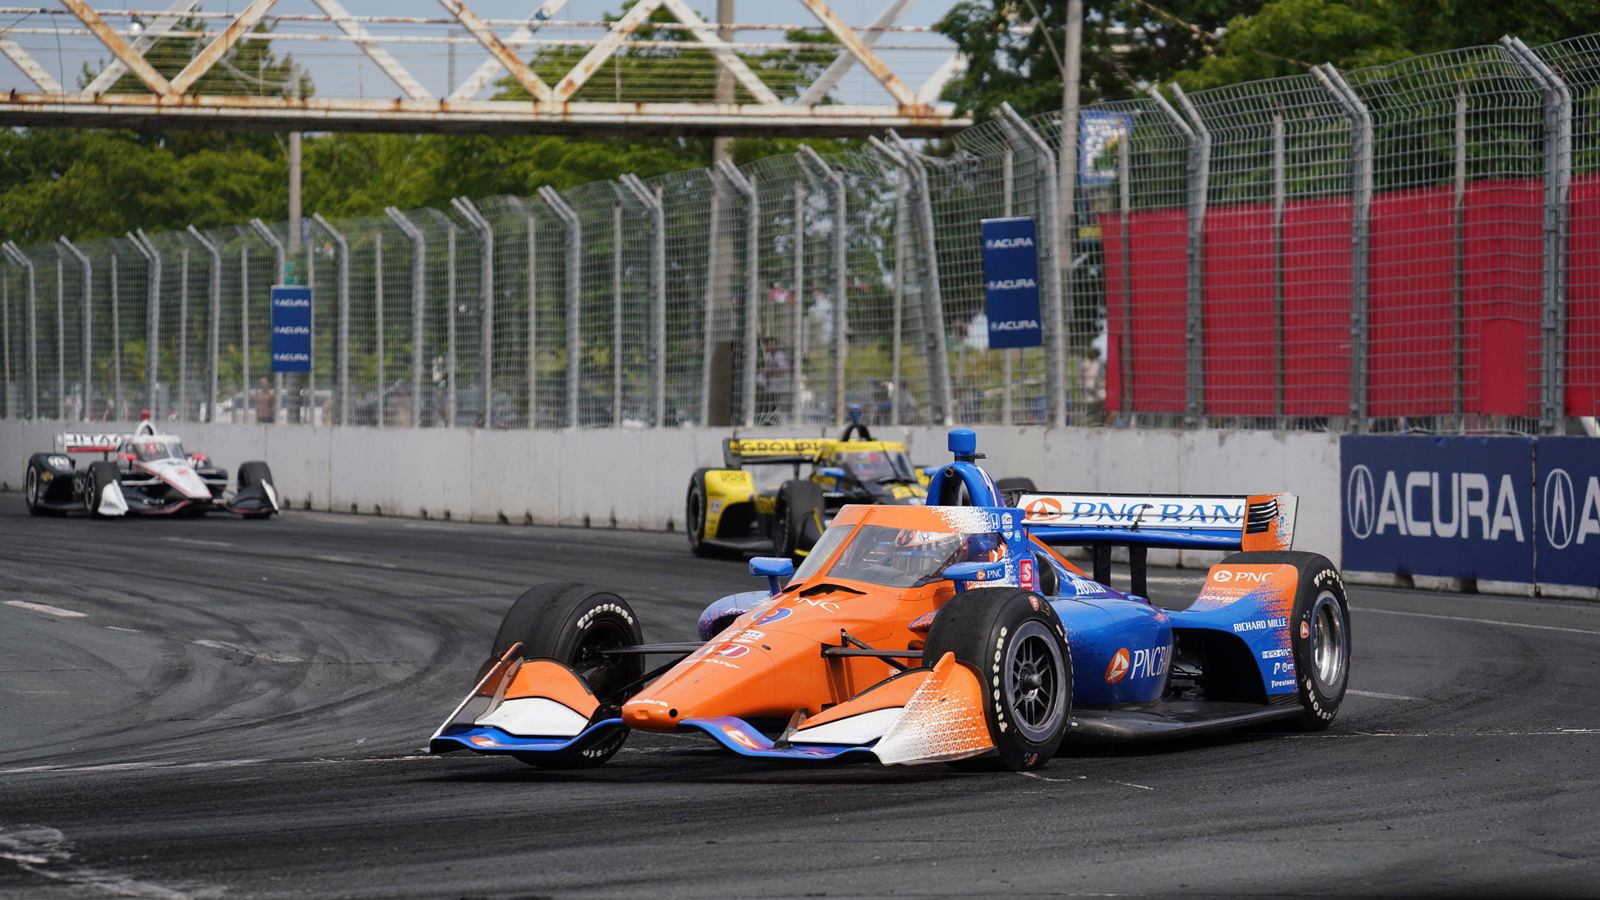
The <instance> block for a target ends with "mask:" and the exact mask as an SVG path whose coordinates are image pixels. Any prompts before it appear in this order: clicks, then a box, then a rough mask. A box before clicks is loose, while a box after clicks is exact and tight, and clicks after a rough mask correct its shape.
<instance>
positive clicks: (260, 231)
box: [244, 219, 288, 416]
mask: <svg viewBox="0 0 1600 900" xmlns="http://www.w3.org/2000/svg"><path fill="white" fill-rule="evenodd" d="M250 227H251V228H252V229H254V230H255V233H256V234H257V235H259V236H260V237H261V239H262V240H264V241H266V242H267V245H268V246H270V247H271V248H272V254H273V263H272V266H273V267H272V273H273V275H272V281H273V283H274V284H281V283H283V280H284V276H285V275H287V274H288V273H287V272H286V271H284V270H285V268H286V267H287V265H288V262H287V257H288V253H287V251H286V250H285V248H284V246H283V241H281V240H279V239H278V235H277V233H276V232H274V231H273V230H272V229H271V228H269V227H267V223H265V222H263V221H261V220H260V219H251V220H250ZM244 327H245V328H246V330H248V329H249V325H248V324H246V325H245V326H244ZM267 346H268V348H269V352H270V348H271V346H272V342H271V335H270V334H269V335H268V341H267ZM249 389H250V382H248V381H246V382H245V390H249ZM272 409H273V411H274V416H276V411H277V410H280V409H283V373H282V372H273V373H272Z"/></svg>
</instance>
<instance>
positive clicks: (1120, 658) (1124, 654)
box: [1106, 647, 1128, 684]
mask: <svg viewBox="0 0 1600 900" xmlns="http://www.w3.org/2000/svg"><path fill="white" fill-rule="evenodd" d="M1127 674H1128V648H1127V647H1123V648H1122V649H1121V650H1118V651H1117V652H1116V653H1115V654H1113V655H1112V657H1111V662H1110V663H1108V664H1107V665H1106V684H1116V683H1117V682H1119V681H1121V680H1122V679H1123V676H1125V675H1127Z"/></svg>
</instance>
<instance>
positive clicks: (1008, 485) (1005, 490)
mask: <svg viewBox="0 0 1600 900" xmlns="http://www.w3.org/2000/svg"><path fill="white" fill-rule="evenodd" d="M994 489H995V490H996V491H999V492H1000V499H1002V500H1004V501H1005V502H1006V503H1007V504H1008V505H1011V506H1016V505H1017V498H1018V497H1020V496H1022V495H1023V494H1032V493H1036V492H1037V491H1038V490H1039V489H1038V488H1036V487H1034V486H1033V479H1032V478H997V479H995V482H994Z"/></svg>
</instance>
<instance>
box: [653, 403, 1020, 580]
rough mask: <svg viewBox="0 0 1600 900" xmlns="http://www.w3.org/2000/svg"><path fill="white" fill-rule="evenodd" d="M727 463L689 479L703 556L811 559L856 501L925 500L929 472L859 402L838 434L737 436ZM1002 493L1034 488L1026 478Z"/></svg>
mask: <svg viewBox="0 0 1600 900" xmlns="http://www.w3.org/2000/svg"><path fill="white" fill-rule="evenodd" d="M722 456H723V467H722V468H720V469H717V468H704V469H698V470H696V471H695V473H694V474H693V475H691V476H690V477H689V490H688V493H687V499H686V500H685V509H684V517H683V520H684V529H685V531H686V532H687V533H688V536H689V549H690V551H692V552H693V553H694V554H695V555H696V556H712V555H718V554H723V553H729V554H733V553H772V554H775V555H778V556H789V557H796V558H798V557H803V556H805V555H806V554H808V553H809V552H811V547H812V546H813V545H814V544H815V543H816V542H817V539H818V538H819V537H821V536H822V532H823V530H824V529H826V528H827V527H828V523H829V522H831V521H833V517H834V515H836V514H837V513H838V511H839V510H840V509H841V508H842V507H844V506H846V505H848V504H851V503H880V504H887V505H899V506H906V505H918V506H920V505H922V504H923V503H924V502H925V500H926V498H927V495H928V489H927V486H928V475H927V473H926V472H925V471H923V469H922V467H920V466H916V465H913V464H912V463H911V457H910V456H909V455H908V453H907V451H906V445H905V444H904V443H902V442H900V441H875V440H873V439H872V432H871V431H870V430H868V428H867V426H866V425H865V424H864V423H863V422H862V421H861V407H860V406H858V405H855V404H852V405H851V407H850V423H849V424H848V425H846V426H845V429H844V433H843V434H842V435H841V436H840V437H839V439H838V440H833V439H831V438H744V439H740V438H737V437H734V438H729V439H728V440H726V441H724V442H723V445H722ZM998 485H999V487H1000V489H1001V490H1014V491H1031V490H1033V482H1032V481H1030V480H1028V479H1026V478H1003V479H1001V480H1000V481H999V482H998Z"/></svg>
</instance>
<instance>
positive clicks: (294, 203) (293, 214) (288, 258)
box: [281, 61, 301, 284]
mask: <svg viewBox="0 0 1600 900" xmlns="http://www.w3.org/2000/svg"><path fill="white" fill-rule="evenodd" d="M289 96H290V98H292V99H294V100H299V99H300V64H299V63H297V62H292V61H291V62H290V63H289ZM300 246H301V244H300V132H298V131H291V132H289V252H288V253H287V254H285V255H284V266H283V272H282V273H281V274H282V276H283V283H284V284H294V283H295V282H296V280H297V278H298V273H297V272H296V268H295V267H296V263H297V262H298V261H299V258H300Z"/></svg>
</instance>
